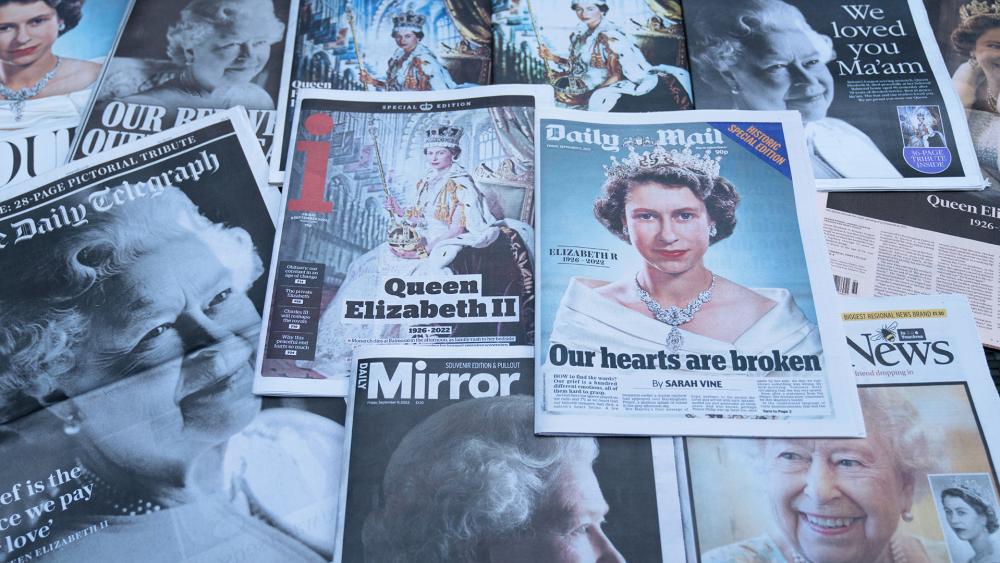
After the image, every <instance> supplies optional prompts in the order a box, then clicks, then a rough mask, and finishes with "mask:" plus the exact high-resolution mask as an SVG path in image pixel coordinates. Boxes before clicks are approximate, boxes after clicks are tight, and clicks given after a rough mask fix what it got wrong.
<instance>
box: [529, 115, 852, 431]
mask: <svg viewBox="0 0 1000 563" xmlns="http://www.w3.org/2000/svg"><path fill="white" fill-rule="evenodd" d="M536 129H537V134H538V136H539V140H538V141H537V144H538V151H539V164H538V166H539V174H538V186H539V188H538V189H539V193H540V200H539V207H538V216H539V240H538V251H537V255H538V264H539V267H538V279H539V280H540V283H541V289H540V291H539V293H538V299H537V301H538V306H537V317H538V321H537V323H536V326H537V327H538V329H539V335H538V357H537V361H538V364H539V365H538V367H537V373H538V374H539V377H538V378H537V379H536V384H537V387H538V388H537V390H536V392H535V395H536V397H537V407H538V411H537V418H536V420H535V428H536V430H537V431H538V432H539V433H542V434H637V435H743V436H773V435H784V436H790V435H795V436H860V435H863V427H862V421H861V415H860V411H859V409H858V399H857V393H856V390H855V387H854V383H853V381H850V380H849V379H845V378H843V377H841V376H840V374H842V373H844V372H845V371H847V370H848V369H849V367H850V366H849V363H848V361H847V357H846V354H845V353H844V350H843V345H842V344H841V343H842V341H843V337H842V333H841V332H840V325H839V323H837V322H836V310H835V309H834V304H833V303H832V302H831V299H830V298H831V297H832V296H833V295H834V288H833V283H832V281H833V278H832V277H831V274H830V270H829V265H828V264H827V262H826V259H825V258H826V248H825V245H824V243H823V237H822V233H821V232H820V230H819V228H818V220H817V213H816V205H815V191H814V190H815V188H814V186H813V183H812V175H811V173H810V170H809V159H808V156H807V154H806V150H805V142H804V138H803V133H802V125H801V121H800V120H799V116H798V114H796V113H794V112H770V113H764V112H739V111H695V112H685V113H679V112H673V113H659V114H645V115H641V116H639V115H633V116H624V115H621V116H615V115H610V114H594V113H580V112H570V111H568V110H559V109H542V110H539V123H538V125H537V126H536ZM736 420H739V423H738V424H734V421H736Z"/></svg>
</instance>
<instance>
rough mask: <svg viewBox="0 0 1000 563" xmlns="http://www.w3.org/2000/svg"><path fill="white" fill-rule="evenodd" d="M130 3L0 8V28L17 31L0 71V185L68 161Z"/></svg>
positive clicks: (113, 0) (110, 0) (94, 0)
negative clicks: (72, 139)
mask: <svg viewBox="0 0 1000 563" xmlns="http://www.w3.org/2000/svg"><path fill="white" fill-rule="evenodd" d="M28 4H30V5H28ZM130 5H131V0H89V1H87V2H86V3H84V2H83V0H74V1H70V2H33V3H32V2H5V3H4V5H3V6H0V26H2V27H3V28H4V29H5V30H17V31H18V33H19V34H18V36H17V38H15V39H14V40H13V41H12V42H11V43H10V44H9V45H7V44H6V43H5V45H7V46H5V47H4V49H5V55H4V56H3V69H2V70H0V86H2V88H0V188H3V187H4V186H7V185H10V184H14V183H17V182H21V181H24V180H27V179H28V178H33V177H34V176H36V175H38V174H41V173H43V172H48V171H49V170H52V169H53V168H56V167H57V166H59V165H60V164H62V163H63V162H65V160H66V157H67V156H68V154H69V142H70V137H72V135H73V132H74V130H75V127H76V126H77V125H79V123H80V119H81V118H82V117H83V116H82V115H81V112H82V111H83V109H85V108H86V107H87V104H88V103H89V101H90V99H91V97H92V96H93V93H94V86H95V84H96V83H97V82H98V78H99V76H100V74H101V70H102V68H103V67H104V61H105V59H106V57H107V55H108V53H109V52H110V51H111V48H112V45H113V43H114V40H115V37H116V36H117V35H118V27H119V26H120V25H121V22H122V18H123V17H124V16H125V14H126V13H127V12H128V10H129V8H130ZM24 30H30V31H28V32H24Z"/></svg>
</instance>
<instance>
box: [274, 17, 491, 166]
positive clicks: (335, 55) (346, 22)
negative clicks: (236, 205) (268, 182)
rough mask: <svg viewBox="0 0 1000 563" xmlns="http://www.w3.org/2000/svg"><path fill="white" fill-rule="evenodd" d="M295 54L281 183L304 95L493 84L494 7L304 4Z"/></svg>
mask: <svg viewBox="0 0 1000 563" xmlns="http://www.w3.org/2000/svg"><path fill="white" fill-rule="evenodd" d="M297 3H298V16H297V17H296V18H295V20H296V21H297V26H296V28H295V30H294V34H295V38H294V47H292V46H291V45H290V46H289V49H288V50H287V51H286V53H285V66H286V67H290V68H291V75H290V84H289V85H290V88H286V89H284V90H283V91H282V96H281V101H280V102H279V104H278V106H279V114H278V120H279V123H280V125H281V128H282V134H281V135H279V136H278V139H277V149H276V152H275V153H274V155H273V156H272V158H271V179H272V181H273V182H276V183H280V182H281V181H282V180H283V178H282V174H283V172H284V171H285V169H286V158H287V156H288V152H287V148H286V147H287V146H288V142H289V139H290V138H291V137H292V132H293V130H292V117H293V110H294V108H295V100H296V98H297V97H298V92H299V91H300V90H301V89H303V88H316V89H323V90H368V91H372V92H421V91H429V90H450V89H453V88H464V87H468V86H477V85H484V84H489V83H490V67H491V65H492V57H491V54H490V39H491V35H490V5H489V0H415V1H409V2H400V1H399V0H297Z"/></svg>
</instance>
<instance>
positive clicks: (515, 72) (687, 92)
mask: <svg viewBox="0 0 1000 563" xmlns="http://www.w3.org/2000/svg"><path fill="white" fill-rule="evenodd" d="M680 4H681V3H680V2H679V1H677V0H653V1H648V0H622V1H618V2H612V3H608V2H562V1H560V2H552V1H551V0H534V1H532V0H492V8H493V38H492V39H493V80H494V82H495V83H497V84H549V85H551V86H552V87H553V89H554V91H555V99H556V105H557V106H559V107H565V108H574V109H587V110H590V111H601V112H607V111H616V112H636V111H666V110H683V109H691V107H692V102H691V76H690V74H689V73H688V70H687V57H686V54H685V46H684V26H683V23H682V19H683V18H682V15H681V5H680Z"/></svg>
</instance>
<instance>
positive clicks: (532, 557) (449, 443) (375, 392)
mask: <svg viewBox="0 0 1000 563" xmlns="http://www.w3.org/2000/svg"><path fill="white" fill-rule="evenodd" d="M532 352H533V350H532V348H531V347H522V346H513V347H505V348H496V347H494V348H472V347H464V346H463V347H440V346H439V347H427V346H406V347H399V346H392V347H374V348H365V349H363V350H359V351H358V354H357V357H356V366H355V369H356V372H355V379H354V380H353V384H352V386H351V395H350V397H349V399H348V403H349V406H348V426H347V433H348V438H347V440H346V445H345V453H344V469H343V470H342V474H343V475H344V477H345V482H348V483H350V486H343V487H342V488H341V502H340V518H338V521H339V522H340V523H341V528H340V530H339V533H338V542H337V546H338V552H337V557H336V558H335V559H334V561H337V562H344V563H347V562H350V563H387V562H390V561H421V562H427V563H446V562H458V561H490V562H494V563H524V562H547V563H555V562H560V563H562V562H565V563H580V562H600V563H624V562H625V561H643V562H672V561H677V560H678V557H679V556H680V555H681V554H683V553H684V544H683V534H682V533H681V518H680V509H679V505H678V496H677V494H678V489H677V482H676V471H675V466H674V453H673V441H672V440H669V439H655V438H654V439H649V438H613V439H611V438H603V439H602V438H593V437H589V436H588V437H583V436H581V437H540V436H536V435H535V433H534V429H533V423H532V419H533V418H534V406H533V400H532V392H533V389H534V382H533V372H534V360H533V358H532V356H533V353H532Z"/></svg>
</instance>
